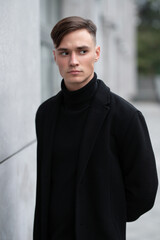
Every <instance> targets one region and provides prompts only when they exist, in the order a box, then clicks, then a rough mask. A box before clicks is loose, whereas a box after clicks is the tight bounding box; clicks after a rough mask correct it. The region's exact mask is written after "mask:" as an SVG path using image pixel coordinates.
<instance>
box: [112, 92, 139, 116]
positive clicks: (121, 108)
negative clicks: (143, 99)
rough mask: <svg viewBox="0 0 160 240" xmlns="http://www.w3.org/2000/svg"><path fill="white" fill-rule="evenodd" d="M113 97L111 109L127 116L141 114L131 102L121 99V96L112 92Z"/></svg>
mask: <svg viewBox="0 0 160 240" xmlns="http://www.w3.org/2000/svg"><path fill="white" fill-rule="evenodd" d="M110 97H111V107H112V108H113V110H115V111H116V112H117V113H121V114H124V115H125V116H126V115H132V114H133V115H134V114H135V113H137V112H139V110H138V109H137V108H136V107H135V106H134V105H133V104H131V103H130V102H128V101H127V100H125V99H124V98H122V97H120V96H119V95H117V94H115V93H113V92H110Z"/></svg>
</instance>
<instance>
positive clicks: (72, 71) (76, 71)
mask: <svg viewBox="0 0 160 240" xmlns="http://www.w3.org/2000/svg"><path fill="white" fill-rule="evenodd" d="M80 72H81V71H79V70H70V71H68V73H73V74H74V73H75V74H76V73H80Z"/></svg>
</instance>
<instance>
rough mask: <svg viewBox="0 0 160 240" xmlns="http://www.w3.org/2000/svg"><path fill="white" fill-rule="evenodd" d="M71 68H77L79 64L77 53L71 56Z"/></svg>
mask: <svg viewBox="0 0 160 240" xmlns="http://www.w3.org/2000/svg"><path fill="white" fill-rule="evenodd" d="M69 64H70V66H77V65H78V64H79V62H78V59H77V56H76V54H75V53H72V54H71V55H70V62H69Z"/></svg>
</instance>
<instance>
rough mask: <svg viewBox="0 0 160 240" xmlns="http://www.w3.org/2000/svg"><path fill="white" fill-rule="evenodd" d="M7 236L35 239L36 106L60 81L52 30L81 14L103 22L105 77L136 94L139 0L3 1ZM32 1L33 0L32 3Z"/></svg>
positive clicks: (115, 87)
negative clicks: (62, 20)
mask: <svg viewBox="0 0 160 240" xmlns="http://www.w3.org/2000/svg"><path fill="white" fill-rule="evenodd" d="M0 3H1V8H0V36H1V37H0V72H1V75H0V99H1V101H0V104H1V107H0V116H1V118H0V192H1V197H0V239H1V240H22V239H23V240H31V239H32V230H33V217H34V206H35V189H36V136H35V127H34V120H35V113H36V110H37V107H38V105H39V104H40V103H41V102H42V101H44V100H45V99H47V98H48V97H50V96H52V95H54V94H55V93H56V92H57V91H58V90H59V89H60V82H61V77H60V76H59V73H58V69H57V66H56V64H55V62H54V59H53V54H52V49H53V44H52V41H51V39H50V31H51V29H52V27H53V26H54V24H55V23H56V22H57V21H58V20H60V19H61V18H62V17H66V16H70V15H79V16H82V17H85V18H90V19H92V20H93V21H94V22H95V23H96V25H97V27H98V32H97V44H99V45H100V46H101V58H100V60H99V62H98V63H96V72H97V74H98V77H99V78H101V79H103V80H104V81H105V82H106V84H107V85H108V86H109V87H110V88H111V89H112V91H114V92H116V93H118V94H120V95H121V96H123V97H124V98H127V99H130V98H131V97H132V96H133V95H134V94H135V92H136V41H135V37H136V4H135V1H134V0H129V1H128V0H88V1H85V0H81V1H78V0H46V1H43V0H35V1H31V0H28V1H20V0H15V1H9V0H6V1H0ZM31 6H32V7H31Z"/></svg>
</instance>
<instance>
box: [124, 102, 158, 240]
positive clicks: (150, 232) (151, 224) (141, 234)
mask: <svg viewBox="0 0 160 240" xmlns="http://www.w3.org/2000/svg"><path fill="white" fill-rule="evenodd" d="M134 105H136V106H137V107H138V109H139V110H141V111H142V112H143V115H144V116H145V119H146V122H147V125H148V128H149V132H150V137H151V141H152V145H153V149H154V153H155V157H156V163H157V169H158V175H159V176H160V104H155V103H143V102H141V103H136V104H134ZM144 167H145V166H144ZM159 239H160V189H158V194H157V198H156V201H155V206H154V207H153V209H152V210H151V211H149V212H148V213H146V214H144V215H143V216H141V217H140V218H139V219H138V220H137V221H135V222H132V223H129V224H128V225H127V240H159Z"/></svg>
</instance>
